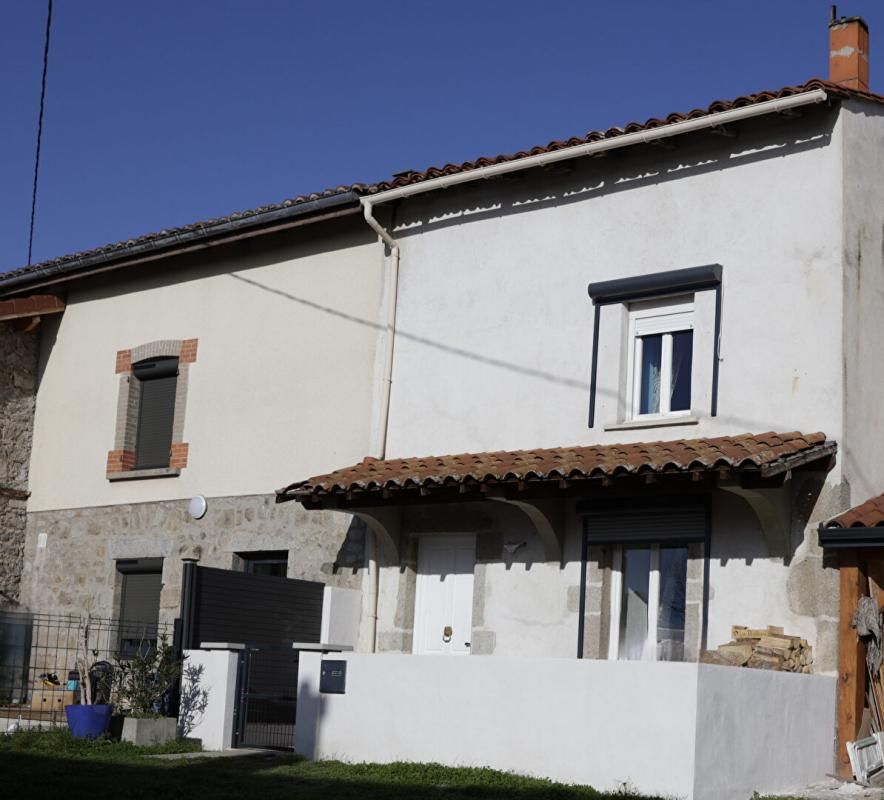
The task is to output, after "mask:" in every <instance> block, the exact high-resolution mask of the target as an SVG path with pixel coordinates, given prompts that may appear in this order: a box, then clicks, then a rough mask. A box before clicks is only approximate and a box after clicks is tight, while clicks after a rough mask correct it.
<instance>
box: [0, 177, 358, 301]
mask: <svg viewBox="0 0 884 800" xmlns="http://www.w3.org/2000/svg"><path fill="white" fill-rule="evenodd" d="M358 188H359V187H358V185H357V186H351V187H346V188H345V187H341V188H339V189H333V190H328V191H326V192H322V193H320V194H319V195H310V196H307V197H302V198H295V199H294V200H291V201H285V202H283V203H279V204H276V205H272V206H264V207H262V208H259V209H256V210H254V211H244V212H240V213H236V214H231V215H229V216H226V217H220V218H218V219H212V220H206V221H203V222H195V223H192V224H190V225H185V226H182V227H179V228H172V229H168V230H162V231H158V232H157V233H152V234H146V235H144V236H139V237H137V238H136V239H130V240H127V241H124V242H117V243H115V244H110V245H104V246H102V247H98V248H95V249H93V250H88V251H84V252H81V253H74V254H71V255H68V256H63V257H61V258H56V259H51V260H49V261H43V262H41V263H39V264H33V265H31V266H27V267H21V268H20V269H17V270H13V271H11V272H8V273H5V274H0V296H5V295H10V294H17V293H19V292H21V291H25V290H28V289H30V288H34V287H36V286H45V285H47V284H49V283H57V282H58V281H60V280H67V279H69V278H73V277H76V276H77V275H79V274H81V273H82V272H84V271H86V270H90V269H93V268H96V267H103V268H105V269H112V268H114V265H115V263H116V262H124V261H126V260H128V259H132V258H137V257H144V256H147V255H148V254H151V255H153V254H160V253H163V252H164V251H169V252H170V253H171V252H174V251H175V250H176V249H177V248H179V247H182V246H194V245H197V244H198V243H200V242H209V241H211V240H214V239H216V238H219V237H223V236H226V235H235V234H238V233H244V232H246V231H251V230H255V229H261V228H265V227H269V226H273V225H278V224H281V223H285V222H287V221H289V220H293V219H296V218H300V217H306V216H308V215H310V214H313V213H316V214H317V215H319V214H321V213H322V212H327V211H331V210H333V209H341V208H343V207H344V206H346V205H347V204H350V203H352V204H353V209H354V211H355V210H357V209H358V207H359V195H358V194H357V189H358ZM121 266H122V264H121Z"/></svg>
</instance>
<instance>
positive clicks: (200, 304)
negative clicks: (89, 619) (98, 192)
mask: <svg viewBox="0 0 884 800" xmlns="http://www.w3.org/2000/svg"><path fill="white" fill-rule="evenodd" d="M359 210H360V207H359V201H358V198H357V197H356V196H355V194H354V193H353V192H352V191H350V190H349V189H338V190H332V191H329V192H325V193H321V194H318V195H309V196H304V197H299V198H296V199H294V200H290V201H287V202H285V203H281V204H278V205H275V206H268V207H264V208H261V209H257V210H255V211H251V212H245V213H241V214H237V215H233V216H231V217H227V218H223V219H217V220H211V221H208V222H204V223H199V224H195V225H191V226H186V227H185V228H181V229H177V230H170V231H162V232H160V233H158V234H154V235H150V236H145V237H141V238H139V239H135V240H132V241H128V242H124V243H121V244H118V245H112V246H109V247H103V248H99V249H96V250H93V251H90V252H87V253H78V254H74V255H71V256H66V257H64V258H60V259H56V260H54V261H51V262H46V263H43V264H37V265H34V266H31V267H25V268H23V269H19V270H14V271H12V272H7V273H4V274H3V275H2V276H0V293H2V294H3V299H2V300H0V319H6V320H7V321H6V322H2V323H0V325H2V326H3V331H2V335H3V336H4V340H3V343H4V347H3V352H2V355H0V359H3V362H4V363H3V366H2V367H0V381H2V382H3V386H4V387H6V386H9V387H10V388H9V392H8V393H7V392H4V394H3V403H4V418H3V425H2V436H3V440H4V443H5V442H6V441H8V442H9V447H10V448H11V457H10V458H9V460H8V462H4V463H3V465H2V471H0V487H2V488H0V492H2V496H0V503H4V504H6V505H8V506H9V509H10V510H9V511H4V509H5V508H6V505H4V506H0V521H2V522H3V523H5V524H4V525H3V535H4V536H5V537H7V539H9V540H12V541H11V542H10V546H8V547H4V548H3V556H2V559H3V561H2V562H0V563H2V564H3V567H4V570H3V581H4V585H3V586H0V588H2V589H3V590H4V592H5V593H6V594H7V595H8V596H9V597H10V599H14V600H17V601H18V605H17V607H18V608H22V609H27V610H28V611H30V612H34V613H39V614H53V615H66V614H74V615H78V614H83V613H85V612H86V611H89V612H90V613H91V614H92V615H93V616H95V617H100V618H127V619H133V620H139V621H146V622H150V621H153V622H154V623H156V622H157V621H159V622H160V623H162V624H169V625H171V623H172V621H173V620H174V619H175V618H176V617H178V616H179V614H180V599H181V588H182V563H183V561H182V559H188V560H192V561H197V562H198V563H199V564H201V565H203V566H207V567H216V568H223V569H228V570H229V569H235V570H239V571H244V572H251V573H258V574H266V575H283V576H285V575H288V576H289V577H293V578H304V579H310V580H321V581H322V582H323V583H327V584H330V585H335V586H342V587H354V586H355V587H357V588H358V586H359V583H360V580H361V578H360V574H359V571H358V568H360V567H361V565H362V561H363V549H364V544H365V542H364V531H363V530H362V528H361V527H360V526H359V525H358V524H356V525H350V524H349V522H348V521H347V520H346V519H345V518H344V517H343V516H341V515H322V514H320V515H314V514H307V513H306V512H296V513H294V514H293V513H292V510H293V509H292V508H291V507H290V508H284V507H278V506H277V505H276V503H275V502H274V501H275V497H274V495H273V492H272V487H274V486H276V485H278V484H279V482H280V481H279V476H280V475H281V474H285V473H286V472H287V471H288V470H289V469H290V468H291V465H292V463H293V462H294V463H298V464H300V465H302V466H303V468H304V469H305V470H306V471H308V472H311V471H315V470H316V469H317V468H319V469H330V468H332V467H334V466H336V465H338V464H340V463H342V462H347V461H352V460H355V459H358V458H361V457H362V456H363V455H364V453H365V452H366V451H367V450H370V449H371V448H372V447H373V443H372V437H373V435H376V434H373V430H374V429H376V428H377V425H378V422H377V421H376V420H377V411H376V409H377V407H378V405H379V402H380V398H381V396H382V394H383V387H382V386H380V385H379V384H378V382H376V381H375V380H374V377H373V375H374V363H375V361H376V359H377V358H379V357H382V355H383V353H382V351H381V350H380V348H381V346H382V333H383V329H384V324H385V322H384V316H383V315H384V313H385V310H384V305H385V301H386V295H385V288H384V276H383V265H382V262H381V256H380V254H379V252H378V249H377V245H376V244H375V241H374V235H373V233H372V231H371V230H370V228H368V226H366V225H365V223H364V222H363V221H362V219H361V216H360V215H359ZM13 326H17V327H13ZM31 426H32V428H33V449H32V450H31V449H30V447H29V445H30V440H31V431H30V428H31ZM3 452H4V456H5V454H6V452H7V449H6V448H4V449H3ZM28 456H30V458H28ZM28 466H29V468H30V469H29V471H30V474H29V475H28V474H27V472H26V469H27V467H28ZM192 498H197V502H198V503H199V502H201V500H200V498H204V499H205V508H203V509H202V510H201V512H198V514H197V515H192V514H191V511H190V510H189V509H190V506H189V503H190V501H191V499H192ZM25 501H26V502H27V514H26V518H25V513H24V505H25ZM200 514H203V515H204V516H202V518H201V519H197V518H195V516H199V515H200ZM7 520H9V522H8V521H7ZM10 522H11V524H9V523H10ZM348 568H349V569H348ZM19 577H20V582H19ZM169 630H171V628H170V629H169Z"/></svg>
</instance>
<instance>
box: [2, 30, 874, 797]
mask: <svg viewBox="0 0 884 800" xmlns="http://www.w3.org/2000/svg"><path fill="white" fill-rule="evenodd" d="M830 35H831V48H830V51H831V64H830V76H829V79H828V80H818V79H814V80H811V81H808V82H807V83H805V84H803V85H800V86H789V87H785V88H782V89H776V90H770V91H763V92H758V93H755V94H751V95H746V96H743V97H740V98H736V99H734V100H727V101H725V100H719V101H716V102H714V103H712V104H711V105H710V106H709V107H708V108H705V109H698V110H694V111H691V112H689V113H686V114H671V115H669V116H667V117H666V118H662V119H652V120H648V121H647V122H636V123H631V124H629V125H627V126H625V127H623V128H612V129H609V130H607V131H599V132H593V133H590V134H588V135H586V136H582V137H577V138H574V139H569V140H566V141H557V142H551V143H550V144H548V145H546V146H542V147H536V148H532V149H531V150H527V151H523V152H519V153H516V154H513V155H509V156H499V157H495V158H483V159H478V160H476V161H473V162H467V163H465V164H460V165H446V166H445V167H442V168H431V169H429V170H425V171H422V172H418V171H415V172H408V173H401V174H399V175H397V176H396V177H395V178H394V179H393V180H391V181H388V182H384V183H380V184H374V185H370V186H369V185H365V186H363V185H354V186H352V187H346V188H341V189H339V190H336V191H334V192H331V193H328V194H325V195H323V196H321V197H305V198H299V199H298V200H296V201H294V202H292V203H290V204H287V205H284V206H279V207H270V208H267V209H262V210H259V211H257V212H254V213H251V214H246V215H243V216H236V217H234V218H230V219H224V220H218V221H215V222H212V223H207V224H202V225H199V226H193V227H192V228H191V227H189V228H186V229H183V230H180V231H175V232H169V233H163V234H158V235H155V236H151V237H147V238H146V239H144V240H135V241H133V242H129V243H124V244H122V245H119V246H115V247H112V248H104V249H100V250H98V251H94V252H92V253H88V254H80V255H78V256H72V257H68V258H65V259H61V260H59V261H58V262H57V263H49V264H43V265H38V266H37V267H35V268H26V269H24V270H21V271H18V272H14V273H10V274H7V275H3V276H0V303H3V302H5V303H7V304H9V307H10V308H12V309H13V311H14V305H13V304H15V303H18V304H19V305H20V306H22V308H23V309H25V312H24V313H22V314H21V317H22V318H24V319H29V320H33V319H34V318H35V317H38V316H39V317H40V319H41V321H40V324H39V327H38V328H37V330H38V331H39V332H40V356H39V362H38V366H37V367H36V368H35V375H36V385H37V389H36V407H35V409H36V410H35V413H34V423H33V425H34V433H33V452H32V455H31V458H30V476H29V484H28V490H29V491H30V493H31V494H30V497H29V499H28V508H27V532H26V537H25V542H24V550H23V552H24V566H23V571H22V583H21V589H20V597H21V601H22V603H23V604H25V605H26V606H27V607H28V608H32V609H35V610H42V609H50V610H53V611H54V610H58V609H77V608H79V607H82V605H83V604H84V603H87V602H89V601H92V602H93V603H95V604H97V605H98V607H99V608H101V609H104V610H106V611H107V613H114V612H118V613H121V614H125V613H126V608H125V607H124V606H125V603H126V600H125V598H126V597H127V596H131V594H132V593H131V592H128V593H127V586H128V582H129V581H130V578H129V576H130V575H142V574H152V575H154V576H157V575H159V578H157V577H154V578H153V579H151V580H152V581H153V582H150V581H148V582H147V583H146V584H145V581H144V580H142V579H138V586H139V587H142V588H143V587H144V586H145V585H146V586H147V588H148V589H149V591H150V592H153V594H150V595H149V596H150V597H151V598H153V597H156V598H157V599H156V601H155V604H156V607H157V609H158V614H159V616H160V617H161V618H162V619H166V620H171V619H172V618H174V617H175V616H176V615H178V614H179V613H180V612H181V608H180V597H181V593H180V592H179V588H180V585H181V578H182V566H181V561H182V559H186V560H188V561H191V562H193V561H194V560H195V559H197V558H198V559H199V563H200V564H201V565H207V566H210V567H211V566H223V567H226V568H228V569H230V568H234V567H238V568H240V569H243V568H245V569H250V568H254V569H270V570H272V569H274V568H275V567H279V566H280V560H284V561H285V562H286V565H287V567H286V570H285V574H287V575H288V576H290V577H302V578H310V579H314V580H316V579H319V580H321V581H322V582H325V583H332V584H334V585H336V586H340V587H344V588H351V589H356V588H359V589H361V603H362V615H361V623H360V628H359V636H358V637H357V641H356V652H353V653H347V652H344V653H333V652H331V651H334V650H340V649H341V648H336V647H334V646H333V645H334V644H335V643H334V642H331V641H326V642H324V643H323V642H320V643H318V644H319V645H322V647H320V650H325V651H326V652H325V653H324V654H323V653H322V652H313V653H307V652H305V653H302V654H301V661H300V673H299V676H298V682H299V689H298V716H297V734H296V746H297V748H298V749H299V750H300V751H301V752H303V753H304V754H306V755H310V756H314V757H323V756H331V755H334V756H337V757H345V758H350V759H355V760H359V759H365V760H394V759H413V760H434V761H444V762H447V763H459V764H471V763H472V764H487V765H490V766H495V767H500V768H505V769H515V770H519V771H528V772H537V773H540V774H544V775H549V776H553V777H557V778H562V779H565V780H573V781H582V782H589V783H592V784H594V785H596V786H597V787H599V788H613V787H616V786H617V785H619V784H622V783H629V784H630V785H633V786H635V787H636V788H638V789H640V790H644V791H649V792H660V793H665V794H673V795H679V796H687V797H693V798H705V797H713V796H714V797H733V798H738V797H745V796H748V794H750V793H751V792H752V791H753V790H756V789H757V790H759V791H773V790H778V789H785V788H789V786H790V784H792V785H795V784H800V783H802V782H805V781H809V780H811V779H814V778H820V777H823V776H824V775H825V774H826V773H828V772H831V770H832V768H833V763H832V762H833V757H834V756H835V755H836V754H837V758H838V759H839V762H838V767H839V769H840V770H841V771H844V770H846V769H848V768H849V765H848V764H847V757H846V750H845V743H846V741H849V740H851V739H853V738H855V737H856V734H857V732H858V730H859V722H860V719H859V716H860V715H859V714H858V713H857V707H856V698H857V697H860V698H861V696H862V695H861V693H860V688H859V687H861V685H862V682H861V680H859V677H861V673H862V664H861V659H860V657H858V656H857V653H858V652H859V651H858V650H857V648H855V647H853V648H852V650H851V647H850V645H851V644H852V643H855V634H854V633H853V632H852V631H850V629H849V614H847V612H846V611H845V607H844V603H843V598H844V596H845V595H844V591H843V586H844V585H845V581H848V580H849V579H850V578H851V576H853V577H854V578H856V575H857V574H858V573H857V572H853V573H850V572H849V571H845V568H840V567H844V566H845V565H842V564H839V560H838V556H837V555H832V554H829V553H826V552H825V550H824V549H823V548H822V547H821V546H820V541H819V533H818V528H819V526H820V525H823V526H826V525H827V524H828V523H830V522H832V521H833V520H838V519H841V517H839V516H838V515H840V514H842V513H843V512H845V511H846V510H847V509H849V508H850V507H851V506H855V505H857V504H859V503H862V502H863V501H865V500H867V499H868V498H870V497H873V496H875V495H877V494H879V493H880V492H881V490H882V488H884V463H882V461H881V459H880V457H879V451H878V447H877V436H876V434H877V431H878V430H880V429H881V423H882V419H881V416H882V414H884V412H882V410H881V405H880V402H879V386H880V385H882V381H884V359H882V358H881V357H880V347H879V344H878V342H879V340H880V337H879V336H877V335H876V332H877V330H878V326H879V325H880V322H879V320H880V319H881V318H882V315H881V313H880V311H881V309H880V307H879V306H880V299H879V298H880V297H881V296H882V289H884V285H882V284H884V264H882V263H881V261H882V257H884V256H882V229H881V225H880V209H881V208H882V207H884V197H882V189H881V188H880V187H881V186H882V185H884V184H882V181H881V180H880V177H879V171H880V170H881V168H882V161H881V155H880V154H881V152H882V149H881V148H882V144H884V119H882V118H884V97H881V96H879V95H876V94H873V93H871V92H870V91H869V87H868V62H867V52H868V30H867V27H866V25H865V23H864V22H863V21H862V20H860V19H858V18H842V19H837V20H833V22H832V24H831V26H830ZM442 189H445V191H441V190H442ZM28 303H31V304H33V307H32V308H31V310H30V311H26V307H27V304H28ZM40 303H46V304H47V305H52V306H53V308H56V311H58V308H57V307H58V305H60V304H63V305H64V310H63V312H62V313H60V314H59V313H55V314H53V315H50V316H48V317H47V316H45V315H43V314H40V313H38V311H37V310H36V309H38V308H39V307H40V306H39V304H40ZM10 313H12V312H10ZM23 327H32V326H31V323H27V324H25V325H24V326H23ZM10 335H13V334H10ZM14 335H24V334H22V333H16V334H14ZM305 336H306V337H307V338H306V341H305ZM24 384H25V385H26V384H27V381H25V382H24ZM146 403H147V406H146V405H145V404H146ZM25 405H27V404H26V403H25ZM145 407H147V408H148V409H151V410H150V413H148V412H145V411H144V409H145ZM25 416H26V415H25ZM72 419H76V420H77V425H76V426H72V425H71V420H72ZM145 431H147V432H148V435H147V439H146V440H144V436H145V433H144V432H145ZM160 433H162V437H161V436H160ZM163 437H165V438H163ZM279 486H284V488H281V489H279V490H278V492H277V493H276V495H275V497H274V496H273V495H272V494H271V493H270V492H269V489H270V487H279ZM12 488H13V489H14V490H15V491H17V492H21V491H23V489H24V487H23V486H20V485H16V486H13V487H12ZM190 498H194V499H195V500H196V501H197V503H196V506H195V507H194V509H195V510H194V515H193V516H191V515H190V514H189V506H188V500H189V499H190ZM201 498H203V499H205V505H206V509H207V511H206V516H204V517H202V518H201V519H198V520H195V519H194V517H200V516H201V514H202V511H203V507H202V504H201V503H202V501H201ZM274 501H275V502H274ZM17 502H19V503H20V502H21V499H20V498H19V500H18V501H17ZM824 529H825V530H834V529H830V528H825V527H824ZM843 530H849V526H847V527H845V528H843ZM827 535H830V536H833V537H835V538H837V537H838V534H837V533H832V534H827ZM852 535H855V534H852ZM842 541H843V537H842ZM825 543H826V535H824V536H823V544H825ZM853 546H854V547H855V544H854V545H853ZM279 551H288V552H287V555H286V556H284V557H280V556H279V555H278V553H279ZM851 552H852V551H851ZM250 554H251V555H250ZM273 554H277V555H273ZM157 559H162V563H161V565H160V563H159V562H158V561H157ZM250 565H251V566H250ZM341 567H344V569H341ZM847 568H848V569H849V565H848V567H847ZM185 569H186V568H185ZM185 577H186V576H185ZM160 584H161V588H160V589H158V588H157V587H158V586H159V585H160ZM133 585H134V584H133ZM138 596H139V597H143V596H144V593H142V594H140V595H138ZM850 613H852V611H851V612H850ZM846 614H847V616H845V615H846ZM734 625H749V626H751V627H763V626H766V625H777V626H782V627H783V628H785V629H786V630H787V631H788V632H789V633H791V634H795V635H797V636H800V637H802V638H804V639H806V640H807V641H808V642H810V643H811V645H812V646H813V648H814V655H815V662H814V672H815V673H816V674H814V675H793V674H786V673H779V672H766V671H760V670H751V669H742V670H737V669H734V668H731V667H722V666H714V665H710V664H705V663H700V658H701V653H702V652H703V651H705V650H708V649H713V648H715V647H716V646H717V645H719V644H723V643H724V642H726V641H728V640H729V639H730V637H731V629H732V627H733V626H734ZM851 637H854V638H853V639H851ZM338 644H340V643H338ZM195 649H197V650H199V651H200V652H199V654H193V657H194V658H199V659H201V660H202V662H203V663H205V664H207V665H210V666H211V668H212V669H214V668H215V667H214V666H212V665H215V664H216V661H215V660H217V664H220V665H221V667H220V669H221V672H220V673H219V674H223V676H224V677H223V680H221V684H223V685H228V686H232V685H234V684H235V682H233V681H232V680H230V676H231V672H230V670H232V669H235V660H234V659H233V658H232V657H231V656H230V654H229V653H226V652H223V650H224V648H216V650H217V652H216V651H212V652H209V648H195ZM848 651H850V652H848ZM467 655H472V656H477V657H475V658H464V657H463V656H467ZM441 656H452V657H450V658H443V657H441ZM453 656H460V657H453ZM478 656H486V657H485V658H479V657H478ZM848 657H849V658H850V659H852V661H850V663H848V662H847V660H846V659H848ZM845 670H846V671H845ZM210 671H211V670H210ZM836 674H838V675H839V676H840V681H836V678H835V675H836ZM836 684H837V687H838V692H839V696H838V700H839V707H838V721H839V727H838V736H839V743H838V746H837V748H833V747H832V740H833V735H834V733H835V724H836ZM225 696H231V697H232V695H225ZM747 698H751V703H750V702H749V701H747ZM231 702H232V700H231ZM851 703H852V704H853V705H852V706H851V708H852V711H851V714H852V716H850V717H849V718H848V717H846V716H845V714H846V709H847V707H848V705H850V704H851ZM759 709H764V713H761V712H759ZM859 711H861V707H860V709H859ZM222 716H223V715H222ZM771 719H776V720H777V724H775V725H774V724H771ZM220 740H221V743H222V745H223V744H224V743H225V742H226V741H229V736H228V734H227V733H224V735H223V736H221V737H220Z"/></svg>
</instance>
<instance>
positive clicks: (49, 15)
mask: <svg viewBox="0 0 884 800" xmlns="http://www.w3.org/2000/svg"><path fill="white" fill-rule="evenodd" d="M51 28H52V0H49V7H48V9H47V11H46V39H45V42H44V44H43V80H42V83H41V86H40V116H39V117H38V118H37V150H36V153H35V154H34V189H33V192H32V193H31V230H30V233H29V235H28V266H30V265H31V254H32V251H33V248H34V220H35V218H36V216H37V178H38V176H39V174H40V143H41V142H42V140H43V108H44V106H45V104H46V73H47V72H48V70H49V31H50V30H51Z"/></svg>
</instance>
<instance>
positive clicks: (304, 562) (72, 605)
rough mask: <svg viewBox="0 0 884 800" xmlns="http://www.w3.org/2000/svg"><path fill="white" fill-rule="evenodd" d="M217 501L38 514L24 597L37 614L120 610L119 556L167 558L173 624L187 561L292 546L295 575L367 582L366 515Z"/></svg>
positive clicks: (258, 501)
mask: <svg viewBox="0 0 884 800" xmlns="http://www.w3.org/2000/svg"><path fill="white" fill-rule="evenodd" d="M208 504H209V507H208V512H207V514H206V516H205V517H203V518H202V519H200V520H194V519H193V518H192V517H191V516H190V514H189V513H188V510H187V506H188V501H186V500H169V501H163V502H154V503H138V504H123V505H116V506H101V507H98V508H76V509H63V510H58V511H38V512H32V513H30V514H29V515H28V528H27V539H26V543H25V565H24V577H23V580H22V603H23V604H24V605H26V606H27V608H29V609H30V610H32V611H35V612H48V613H53V614H68V613H70V614H80V613H83V612H84V611H86V610H89V611H91V613H92V614H94V615H96V616H102V617H107V616H115V615H116V614H117V613H118V611H119V604H120V589H121V583H122V580H121V576H120V574H119V573H118V572H117V569H116V561H117V560H119V559H132V558H162V559H163V578H162V580H163V588H162V593H161V596H160V620H161V621H163V622H167V623H171V622H172V620H174V618H175V617H176V616H178V614H179V604H180V596H181V564H182V559H183V558H196V559H198V561H199V563H200V565H201V566H207V567H218V568H221V569H232V568H234V567H235V566H236V563H237V556H236V554H237V553H243V552H249V551H267V550H286V551H288V554H289V557H288V558H289V562H288V576H289V577H290V578H302V579H305V580H317V581H321V582H323V583H326V584H328V585H330V586H339V587H343V588H348V589H359V588H361V584H362V568H363V564H364V545H365V528H364V526H363V525H362V524H361V523H359V522H358V521H353V520H350V519H349V518H348V517H347V515H345V514H340V513H336V512H331V511H305V510H304V509H302V508H300V507H298V506H296V505H295V504H294V503H287V504H284V505H278V504H277V503H276V502H275V497H274V496H273V495H247V496H239V497H210V498H209V499H208ZM41 534H45V546H43V547H41V546H40V545H41V544H42V543H43V541H42V540H41Z"/></svg>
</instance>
